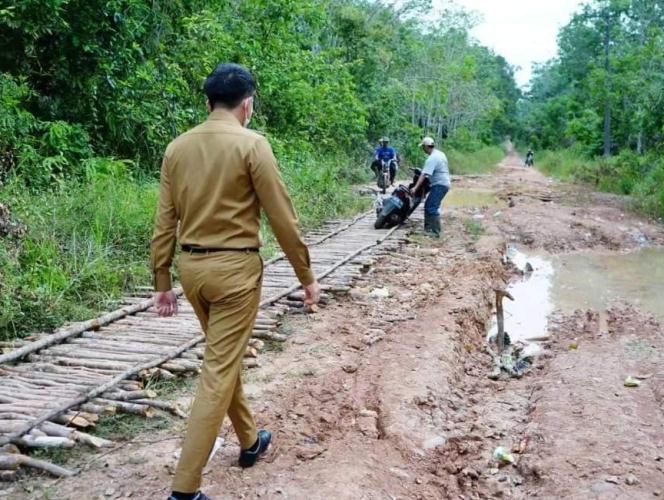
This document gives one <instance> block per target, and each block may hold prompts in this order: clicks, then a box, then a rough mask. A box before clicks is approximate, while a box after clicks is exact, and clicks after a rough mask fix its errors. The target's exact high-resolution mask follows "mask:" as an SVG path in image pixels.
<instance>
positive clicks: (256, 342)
mask: <svg viewBox="0 0 664 500" xmlns="http://www.w3.org/2000/svg"><path fill="white" fill-rule="evenodd" d="M249 346H251V347H253V348H254V349H256V350H257V351H259V352H260V351H262V350H263V347H265V342H263V341H262V340H260V339H256V338H253V339H249Z"/></svg>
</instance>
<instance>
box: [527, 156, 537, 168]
mask: <svg viewBox="0 0 664 500" xmlns="http://www.w3.org/2000/svg"><path fill="white" fill-rule="evenodd" d="M534 164H535V157H534V156H533V155H531V154H529V155H526V167H532V166H533V165H534Z"/></svg>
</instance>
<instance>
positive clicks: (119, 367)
mask: <svg viewBox="0 0 664 500" xmlns="http://www.w3.org/2000/svg"><path fill="white" fill-rule="evenodd" d="M414 215H415V218H420V217H421V215H420V214H414ZM374 219H375V216H374V214H373V211H370V212H367V213H364V214H361V215H359V216H357V217H356V218H354V219H352V220H339V221H330V222H328V223H327V224H326V225H324V226H323V227H322V228H320V229H318V230H316V231H312V232H310V233H308V234H307V236H306V241H307V243H308V244H309V245H310V248H311V259H312V264H313V268H314V270H315V272H316V275H317V276H318V278H319V280H320V281H321V286H322V289H323V294H322V299H321V300H322V302H323V303H325V302H326V301H329V300H330V299H331V297H332V296H333V295H334V294H344V293H346V292H348V290H349V289H350V286H351V285H352V284H356V283H357V282H358V281H362V280H363V279H364V276H365V274H366V273H367V272H369V271H370V269H371V265H372V263H373V260H372V259H374V258H376V257H378V256H380V255H381V254H385V253H386V252H391V251H394V249H395V248H397V247H398V246H399V245H401V244H402V243H403V242H404V241H405V231H404V230H403V229H400V228H393V229H391V230H380V231H378V230H375V229H374V228H373V223H374ZM176 292H177V293H178V294H180V295H182V290H181V289H178V290H176ZM147 293H148V292H147V290H146V291H145V292H144V294H143V295H146V294H147ZM303 300H304V293H303V291H302V290H301V289H300V286H299V283H298V282H297V279H296V277H295V274H294V273H293V270H292V268H291V266H290V264H289V263H288V261H287V259H285V258H284V256H283V255H278V256H277V257H275V258H273V259H271V260H270V261H268V262H266V264H265V274H264V279H263V292H262V302H261V310H260V312H259V315H258V319H257V322H256V325H255V328H254V331H253V334H252V339H251V340H250V343H249V346H248V348H247V352H246V354H245V366H246V367H248V368H251V367H256V366H259V361H258V355H259V353H260V351H261V349H262V348H263V346H264V342H265V341H266V340H267V341H276V342H279V341H284V340H285V339H286V337H285V336H284V335H282V334H280V333H277V329H278V327H279V325H280V319H281V318H282V317H283V316H284V314H287V313H303V312H305V306H304V302H303ZM152 306H153V301H152V299H151V298H145V297H140V296H133V297H127V298H125V299H124V301H123V307H122V308H121V309H118V310H116V311H113V312H111V313H108V314H105V315H103V316H101V317H99V318H96V319H93V320H90V321H86V322H83V323H77V324H73V325H69V326H66V327H64V328H61V329H60V330H59V331H57V332H55V333H53V334H44V335H41V336H38V337H33V338H32V339H31V340H30V341H17V342H14V343H13V344H11V347H14V349H12V350H9V352H6V351H7V349H6V348H7V347H9V346H10V344H5V345H4V347H5V353H4V354H2V355H1V356H0V380H1V382H2V384H1V385H0V445H1V446H3V448H2V450H0V480H2V479H4V480H11V479H14V478H15V476H16V471H17V469H18V468H19V467H20V466H22V465H23V466H28V467H34V468H37V469H42V470H45V471H47V472H49V473H51V474H53V475H56V476H68V475H71V474H72V472H71V471H69V470H66V469H64V468H61V467H58V466H55V465H53V464H50V463H48V462H44V461H40V460H36V459H33V458H30V457H28V456H26V455H23V454H21V453H20V452H19V449H18V448H20V449H23V450H26V449H33V448H57V447H65V448H71V447H73V446H76V445H79V444H84V445H88V446H92V447H96V448H99V447H107V446H112V445H113V443H112V442H111V441H108V440H105V439H101V438H99V437H96V436H94V435H91V434H89V433H86V432H84V431H85V430H86V429H91V428H94V426H95V424H96V423H97V422H98V421H99V418H100V417H102V416H104V415H112V414H115V413H130V414H136V415H142V416H146V417H150V416H152V415H154V413H155V411H157V410H162V411H168V412H170V413H172V414H175V415H178V416H181V417H186V415H185V414H184V412H183V411H182V409H181V408H179V407H178V406H177V405H176V404H173V403H170V402H166V401H160V400H157V399H154V398H155V397H156V396H157V395H156V393H155V392H154V391H151V390H146V389H145V387H144V382H146V381H149V380H155V379H162V380H163V379H166V380H168V379H173V378H175V377H177V376H178V375H183V374H186V373H197V372H198V370H199V369H200V366H201V363H202V358H203V352H204V344H203V343H202V341H203V340H204V339H203V336H202V334H201V331H200V326H199V323H198V320H197V319H196V316H195V314H194V311H193V309H192V307H191V305H190V304H189V303H188V302H187V301H186V299H184V297H181V304H180V311H179V314H178V316H177V317H175V318H160V317H159V316H158V315H157V314H156V313H155V312H154V311H153V308H152ZM17 447H18V448H17Z"/></svg>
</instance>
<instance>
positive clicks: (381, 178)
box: [376, 160, 390, 194]
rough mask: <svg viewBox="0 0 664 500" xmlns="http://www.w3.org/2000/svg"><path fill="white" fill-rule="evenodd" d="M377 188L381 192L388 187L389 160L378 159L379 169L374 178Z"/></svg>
mask: <svg viewBox="0 0 664 500" xmlns="http://www.w3.org/2000/svg"><path fill="white" fill-rule="evenodd" d="M376 182H377V184H378V188H379V189H380V190H381V192H382V193H383V194H385V192H386V191H387V188H388V187H390V160H381V161H380V170H378V179H376Z"/></svg>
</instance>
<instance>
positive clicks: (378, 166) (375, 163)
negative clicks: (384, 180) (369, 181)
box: [371, 160, 397, 184]
mask: <svg viewBox="0 0 664 500" xmlns="http://www.w3.org/2000/svg"><path fill="white" fill-rule="evenodd" d="M380 169H381V161H380V160H374V161H373V163H372V164H371V170H373V172H374V174H376V177H378V174H379V173H380ZM396 175H397V162H396V161H394V160H392V161H391V162H390V184H394V178H395V177H396Z"/></svg>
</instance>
